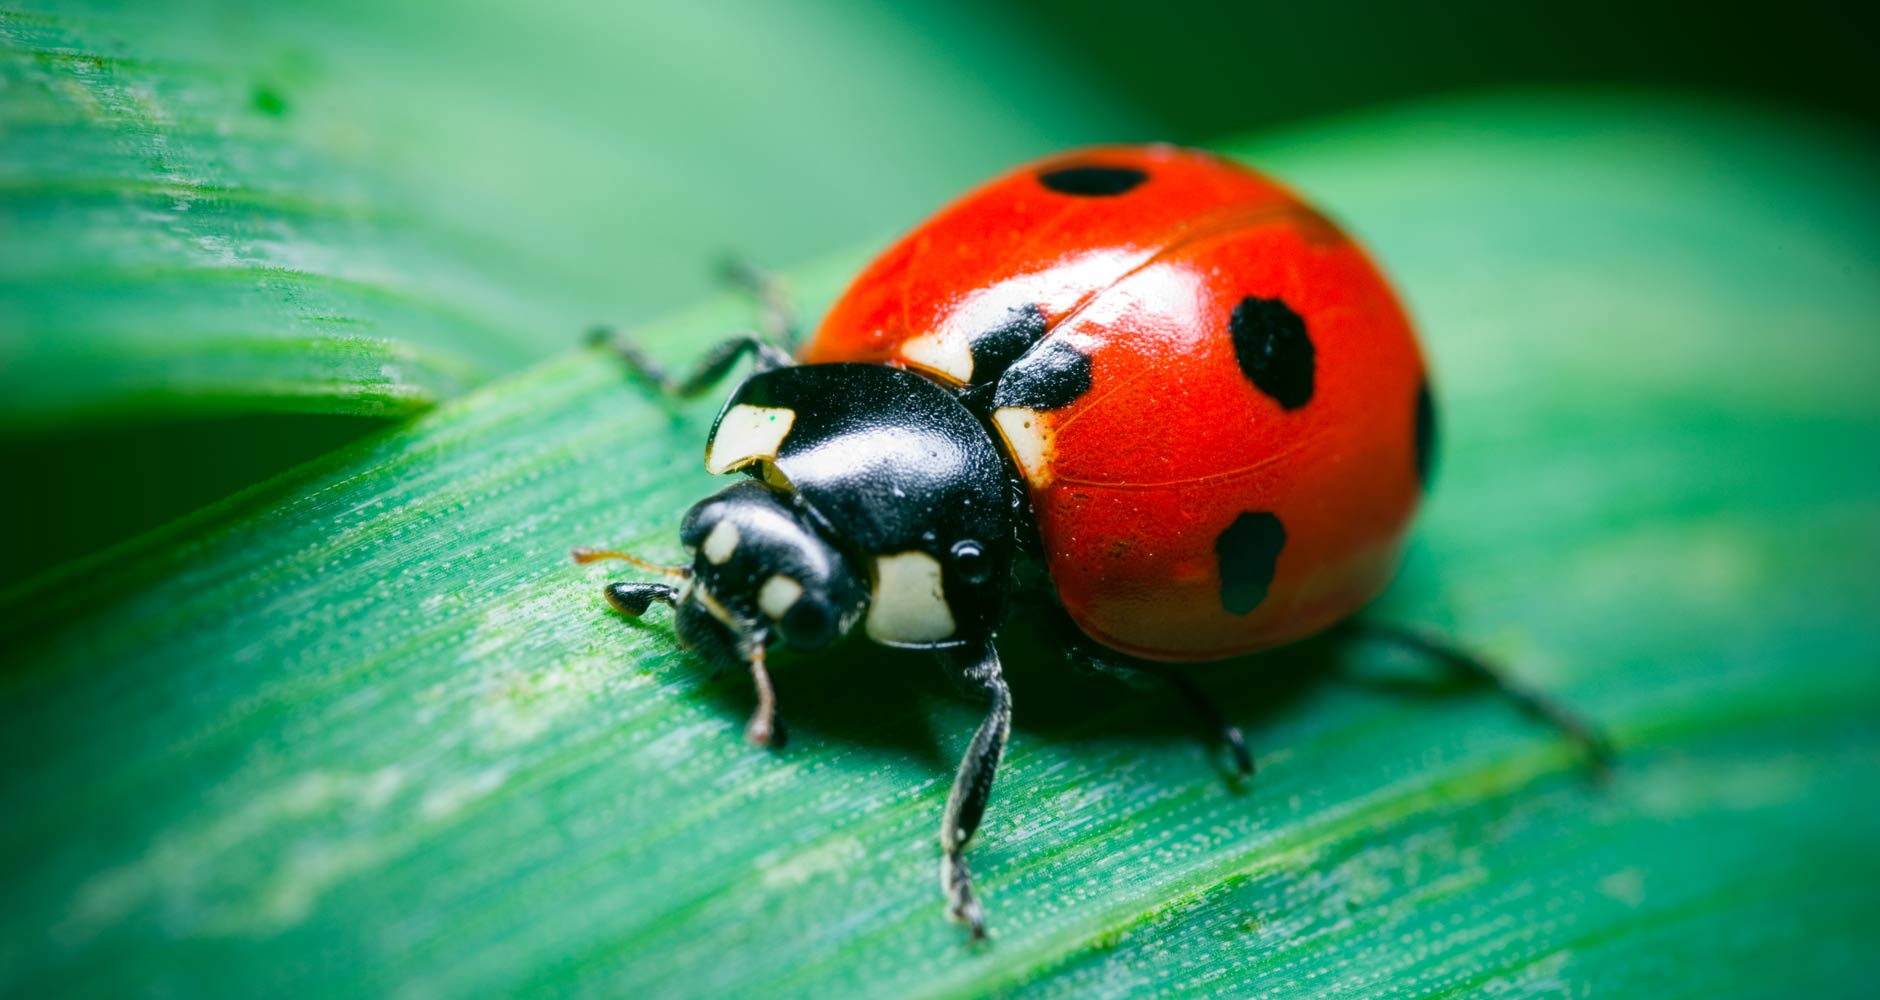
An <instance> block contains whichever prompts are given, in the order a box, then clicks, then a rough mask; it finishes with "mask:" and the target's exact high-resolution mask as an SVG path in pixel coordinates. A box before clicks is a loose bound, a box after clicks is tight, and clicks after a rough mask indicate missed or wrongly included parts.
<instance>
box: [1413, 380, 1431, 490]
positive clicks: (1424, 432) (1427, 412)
mask: <svg viewBox="0 0 1880 1000" xmlns="http://www.w3.org/2000/svg"><path fill="white" fill-rule="evenodd" d="M1416 449H1417V450H1416V460H1417V482H1419V483H1422V484H1423V485H1424V486H1428V485H1429V482H1430V462H1431V461H1433V460H1434V459H1435V458H1436V400H1434V399H1433V398H1431V397H1430V384H1429V382H1428V381H1425V382H1424V383H1423V384H1422V385H1420V386H1418V387H1417V414H1416Z"/></svg>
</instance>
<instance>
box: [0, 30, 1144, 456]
mask: <svg viewBox="0 0 1880 1000" xmlns="http://www.w3.org/2000/svg"><path fill="white" fill-rule="evenodd" d="M26 7H27V8H28V9H26V10H10V11H5V12H0V230H3V231H4V232H5V233H6V239H5V240H4V241H0V435H6V436H14V435H22V434H42V433H44V432H46V431H48V430H49V429H54V428H61V427H68V426H70V425H72V424H73V423H75V422H98V423H111V424H115V425H124V424H134V423H136V422H138V421H141V420H146V419H149V418H151V417H158V418H179V417H189V418H204V417H211V416H216V415H226V414H250V413H257V412H260V413H308V412H312V413H323V414H348V415H374V416H380V415H383V416H401V415H405V414H409V413H411V412H414V411H417V410H420V409H422V408H424V407H426V406H429V405H431V404H433V403H435V402H436V401H438V400H440V399H444V398H448V397H450V396H452V395H454V394H456V393H457V392H458V391H460V390H461V389H462V388H464V387H465V386H467V385H471V384H475V383H478V382H480V381H483V380H485V379H487V378H489V377H491V376H492V375H495V374H501V373H506V372H510V371H514V370H516V369H517V368H519V367H521V366H522V365H523V364H524V363H525V362H527V361H530V360H534V359H538V358H540V357H543V356H545V355H547V354H549V353H551V352H554V351H558V350H562V349H565V347H566V346H567V345H568V344H570V343H572V342H573V340H574V339H575V338H577V337H578V336H579V332H580V331H581V330H582V329H584V328H585V327H586V326H587V325H589V324H591V323H594V322H599V321H614V322H625V321H634V320H638V319H642V318H645V317H647V316H649V315H651V314H652V313H653V312H654V311H655V310H659V309H667V308H671V307H674V306H677V305H680V304H682V303H683V302H686V301H693V300H696V299H697V298H698V297H699V296H700V295H701V294H702V292H703V289H704V288H705V286H706V284H707V282H708V281H709V280H710V266H709V265H710V263H711V260H712V258H713V256H715V255H717V254H722V253H724V252H726V251H729V250H736V251H739V252H742V253H745V254H748V255H751V256H753V257H755V258H757V259H760V260H794V259H801V258H803V257H805V256H809V255H814V254H823V253H827V252H830V251H832V250H834V249H835V248H837V247H840V246H845V245H848V244H851V243H853V242H855V241H857V240H860V239H862V238H865V237H867V238H872V237H876V236H878V235H879V234H880V232H881V229H882V225H883V223H882V221H881V220H882V219H883V218H892V217H898V216H901V215H905V214H908V213H909V212H911V211H913V210H914V209H915V207H916V206H919V205H922V204H926V203H929V202H931V201H932V200H934V199H937V198H939V197H941V196H942V195H944V194H945V193H947V192H948V191H950V190H952V189H953V188H955V187H957V186H959V185H961V184H963V183H965V182H967V181H969V180H971V179H973V178H975V177H977V176H978V175H980V174H982V173H984V172H987V171H989V170H991V169H993V168H995V167H997V166H1000V165H1002V164H1004V163H1005V162H1008V161H1009V160H1011V159H1014V158H1017V157H1020V156H1026V155H1032V154H1036V153H1038V152H1042V151H1043V150H1045V149H1047V148H1049V147H1051V146H1054V145H1057V144H1061V143H1065V142H1070V141H1075V140H1079V139H1083V138H1086V137H1089V136H1093V135H1105V134H1115V133H1117V132H1119V131H1121V132H1130V131H1140V130H1141V129H1140V126H1139V125H1138V124H1136V123H1135V122H1133V121H1132V120H1131V119H1130V118H1129V117H1128V116H1127V115H1126V114H1123V113H1121V112H1116V111H1110V110H1107V109H1106V108H1105V106H1104V105H1103V104H1102V103H1100V102H1099V101H1098V100H1096V99H1094V98H1093V97H1091V96H1087V95H1086V93H1085V89H1086V88H1084V87H1082V86H1081V85H1080V84H1081V81H1080V78H1079V76H1078V74H1077V73H1076V72H1074V71H1072V70H1070V69H1068V68H1067V67H1066V66H1065V65H1063V64H1061V63H1060V62H1058V61H1056V60H1055V59H1053V58H1051V57H1049V56H1044V55H1038V56H1034V57H1031V58H1021V57H1020V51H1019V50H1020V43H1019V42H1017V41H1016V40H1013V39H1011V38H1010V37H1009V35H1008V34H1006V33H1003V32H996V31H985V30H980V29H981V26H980V25H979V24H978V22H977V20H976V19H975V18H974V17H973V16H970V15H967V14H963V13H953V12H950V9H949V5H938V4H935V5H917V6H916V7H915V8H914V9H912V10H910V11H904V12H902V13H901V14H900V15H899V16H895V15H891V14H886V13H882V12H877V11H874V10H871V9H869V8H866V7H861V6H859V5H851V4H845V3H840V2H837V0H804V2H800V3H793V4H791V5H789V7H788V9H785V8H782V7H778V6H777V5H773V4H763V3H745V4H741V5H737V4H727V5H631V7H623V8H621V9H618V10H597V9H593V7H594V5H592V4H584V3H570V2H566V0H545V2H543V3H536V4H529V5H523V6H518V5H515V4H495V3H476V2H472V3H456V2H451V3H444V2H423V0H420V2H416V3H399V4H385V3H376V2H373V3H366V2H353V0H342V2H336V3H323V4H319V5H315V6H314V7H312V8H307V7H303V6H296V5H261V6H259V7H257V6H256V5H252V4H243V3H232V2H218V0H204V2H196V3H177V4H164V5H156V6H152V5H137V4H128V5H127V4H123V3H116V2H110V0H52V2H47V0H29V2H28V3H27V4H26ZM445 25H447V26H448V28H447V29H444V30H440V28H441V26H445ZM936 44H939V45H943V46H945V48H943V49H941V50H939V51H943V52H945V53H946V55H945V57H944V58H937V57H936V56H935V55H934V52H935V48H934V47H935V45H936ZM858 80H866V81H868V86H867V87H860V86H857V85H856V81H858ZM936 134H944V135H946V136H947V141H946V142H944V143H935V142H933V141H932V137H933V136H934V135H936ZM857 136H865V137H866V141H867V146H866V153H865V155H857V154H856V149H857V145H856V143H855V141H854V139H855V137H857Z"/></svg>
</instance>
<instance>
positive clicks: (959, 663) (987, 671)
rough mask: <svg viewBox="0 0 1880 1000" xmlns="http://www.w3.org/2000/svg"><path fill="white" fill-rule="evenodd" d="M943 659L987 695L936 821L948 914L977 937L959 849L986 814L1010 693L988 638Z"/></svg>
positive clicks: (977, 918)
mask: <svg viewBox="0 0 1880 1000" xmlns="http://www.w3.org/2000/svg"><path fill="white" fill-rule="evenodd" d="M941 655H942V659H943V661H944V662H945V664H946V666H947V667H948V669H949V670H951V671H953V672H954V673H955V675H956V676H958V677H959V679H960V682H961V683H962V684H963V685H965V686H966V687H967V688H970V689H971V690H972V691H974V692H976V693H980V694H984V695H985V696H986V697H987V698H988V699H989V701H990V705H989V706H988V707H987V709H986V717H985V720H984V721H982V722H980V724H979V730H978V731H977V732H975V733H973V741H972V743H971V744H970V745H968V746H967V748H966V755H965V756H964V757H962V758H961V759H960V770H959V774H958V775H957V776H955V777H954V779H953V791H952V793H951V794H949V795H948V796H947V810H946V816H945V817H944V818H943V819H942V820H941V821H940V850H941V852H942V856H941V859H940V887H941V890H942V891H944V892H945V893H946V898H947V917H948V919H951V920H953V921H954V922H956V923H962V924H965V925H966V927H967V930H968V931H969V932H970V933H971V934H972V937H973V940H975V941H977V940H980V939H982V938H984V937H985V936H986V911H985V908H984V907H982V906H981V905H980V904H979V900H978V899H977V898H975V897H974V896H973V877H972V872H971V871H969V870H968V869H967V867H966V859H965V858H964V857H963V856H962V852H963V851H964V850H965V848H966V842H967V841H968V840H971V839H972V836H973V831H974V830H977V829H978V828H979V821H980V819H981V818H983V817H984V816H985V814H986V800H987V799H989V798H991V796H992V778H993V775H994V774H996V773H997V772H998V770H999V759H1000V758H1001V757H1003V756H1005V742H1006V739H1007V738H1008V737H1009V736H1010V735H1011V733H1012V693H1011V691H1010V690H1008V689H1007V688H1006V686H1005V676H1004V675H1003V674H1002V673H1001V672H1000V670H999V652H998V650H996V649H994V648H993V646H992V643H990V642H988V643H985V644H984V645H982V646H980V647H978V648H972V647H968V648H967V650H966V651H964V652H961V653H943V654H941Z"/></svg>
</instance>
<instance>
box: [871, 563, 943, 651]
mask: <svg viewBox="0 0 1880 1000" xmlns="http://www.w3.org/2000/svg"><path fill="white" fill-rule="evenodd" d="M954 627H955V626H954V623H953V609H951V608H949V607H947V598H946V593H945V592H944V590H943V589H942V585H941V581H940V561H939V560H937V559H935V558H934V557H932V556H930V555H928V554H927V553H925V552H900V553H896V554H895V555H891V556H881V557H879V558H877V559H876V560H875V594H874V599H873V600H871V601H870V602H869V605H868V621H867V624H866V628H867V631H868V637H869V638H870V639H873V640H875V641H876V642H880V643H885V644H888V645H894V644H896V643H921V642H938V641H940V640H942V639H947V638H951V637H952V635H953V631H954Z"/></svg>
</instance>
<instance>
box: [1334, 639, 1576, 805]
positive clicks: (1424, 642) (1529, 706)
mask: <svg viewBox="0 0 1880 1000" xmlns="http://www.w3.org/2000/svg"><path fill="white" fill-rule="evenodd" d="M1337 634H1339V635H1341V636H1345V637H1349V638H1355V639H1360V640H1372V641H1376V642H1385V643H1390V644H1392V645H1397V646H1402V647H1403V648H1405V649H1408V650H1411V651H1413V652H1416V653H1420V654H1422V655H1424V656H1428V657H1430V658H1431V659H1433V660H1436V661H1437V662H1439V663H1441V664H1443V665H1444V666H1446V667H1448V668H1449V669H1451V670H1453V671H1455V672H1456V673H1458V674H1460V675H1461V676H1463V677H1465V678H1467V679H1469V680H1471V681H1474V682H1475V683H1477V684H1481V685H1483V686H1486V687H1491V688H1494V689H1495V690H1496V691H1499V692H1501V694H1502V696H1503V697H1505V698H1507V699H1508V700H1509V701H1512V702H1513V703H1514V705H1515V707H1516V708H1518V709H1520V710H1521V712H1522V713H1523V714H1525V715H1527V716H1528V717H1529V718H1532V719H1536V720H1539V721H1541V722H1545V723H1547V724H1548V725H1550V726H1553V727H1554V728H1555V729H1558V730H1559V731H1560V732H1561V733H1562V734H1563V735H1565V736H1566V737H1567V738H1568V739H1570V740H1572V741H1573V742H1575V743H1578V744H1579V745H1580V749H1581V751H1582V752H1584V753H1585V754H1586V760H1587V763H1588V764H1589V765H1590V766H1591V767H1592V769H1593V770H1594V772H1596V773H1604V772H1605V771H1606V770H1607V769H1608V768H1610V767H1611V765H1612V757H1613V753H1612V744H1611V743H1610V742H1608V741H1607V739H1606V736H1605V734H1604V733H1601V732H1600V731H1599V728H1598V727H1597V726H1595V725H1593V724H1592V723H1591V722H1590V721H1588V720H1587V719H1585V718H1583V717H1582V716H1580V715H1579V714H1577V713H1575V712H1574V711H1573V710H1572V709H1570V708H1568V707H1567V706H1565V705H1563V704H1561V703H1560V702H1558V701H1555V700H1554V699H1552V698H1550V697H1548V696H1547V695H1545V694H1542V693H1541V692H1539V691H1536V690H1534V689H1533V688H1530V687H1528V686H1527V685H1525V684H1522V683H1521V682H1520V681H1519V680H1516V679H1515V678H1513V677H1510V676H1508V674H1507V673H1506V672H1504V671H1503V670H1502V669H1501V668H1500V667H1497V666H1495V665H1494V664H1492V663H1489V662H1488V661H1486V660H1483V659H1481V658H1480V657H1477V656H1475V655H1473V654H1471V653H1469V652H1468V651H1466V650H1464V649H1461V648H1459V647H1457V646H1453V645H1451V644H1449V643H1447V642H1444V641H1442V640H1440V639H1436V638H1433V637H1431V636H1427V635H1424V634H1423V633H1421V632H1418V631H1416V630H1414V629H1408V628H1404V627H1402V626H1398V625H1381V624H1376V623H1373V622H1359V621H1348V622H1345V623H1344V624H1342V625H1340V626H1338V629H1337Z"/></svg>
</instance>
